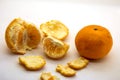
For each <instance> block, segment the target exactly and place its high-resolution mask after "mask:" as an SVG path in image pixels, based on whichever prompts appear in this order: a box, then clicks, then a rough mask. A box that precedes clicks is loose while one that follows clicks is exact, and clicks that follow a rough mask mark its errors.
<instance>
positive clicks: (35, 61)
mask: <svg viewBox="0 0 120 80" xmlns="http://www.w3.org/2000/svg"><path fill="white" fill-rule="evenodd" d="M19 62H20V63H21V64H22V65H24V66H25V68H26V69H28V70H38V69H41V68H42V67H44V65H45V64H46V61H45V59H44V58H43V57H42V56H21V57H19Z"/></svg>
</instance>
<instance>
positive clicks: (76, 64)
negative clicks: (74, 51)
mask: <svg viewBox="0 0 120 80" xmlns="http://www.w3.org/2000/svg"><path fill="white" fill-rule="evenodd" d="M88 62H89V61H88V60H87V59H85V58H83V57H80V58H78V59H75V60H73V61H70V62H68V66H69V67H71V68H73V69H76V70H78V69H81V68H84V67H86V66H87V64H88Z"/></svg>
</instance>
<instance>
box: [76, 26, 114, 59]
mask: <svg viewBox="0 0 120 80" xmlns="http://www.w3.org/2000/svg"><path fill="white" fill-rule="evenodd" d="M75 45H76V48H77V50H78V52H79V54H80V55H81V56H83V57H86V58H88V59H101V58H103V57H105V56H106V55H107V54H108V53H109V51H110V50H111V48H112V45H113V39H112V36H111V34H110V32H109V30H108V29H106V28H105V27H102V26H99V25H88V26H86V27H84V28H82V29H81V30H80V31H79V32H78V33H77V35H76V37H75Z"/></svg>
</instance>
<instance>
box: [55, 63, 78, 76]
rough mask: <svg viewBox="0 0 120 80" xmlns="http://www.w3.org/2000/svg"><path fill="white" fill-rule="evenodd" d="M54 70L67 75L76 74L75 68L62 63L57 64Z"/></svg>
mask: <svg viewBox="0 0 120 80" xmlns="http://www.w3.org/2000/svg"><path fill="white" fill-rule="evenodd" d="M56 71H57V72H59V73H61V74H62V75H63V76H67V77H70V76H74V75H75V74H76V71H75V70H73V69H72V68H70V67H69V66H64V65H57V68H56Z"/></svg>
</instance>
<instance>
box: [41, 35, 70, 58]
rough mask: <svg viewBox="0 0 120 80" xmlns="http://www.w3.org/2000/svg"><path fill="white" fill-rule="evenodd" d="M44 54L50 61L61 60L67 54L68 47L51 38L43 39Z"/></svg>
mask: <svg viewBox="0 0 120 80" xmlns="http://www.w3.org/2000/svg"><path fill="white" fill-rule="evenodd" d="M43 49H44V52H45V54H46V55H47V56H48V57H50V58H52V59H59V58H62V57H63V56H65V55H66V54H67V51H68V49H69V45H68V44H66V43H64V42H62V41H60V40H58V39H56V38H53V37H51V36H48V37H45V38H44V39H43Z"/></svg>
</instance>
